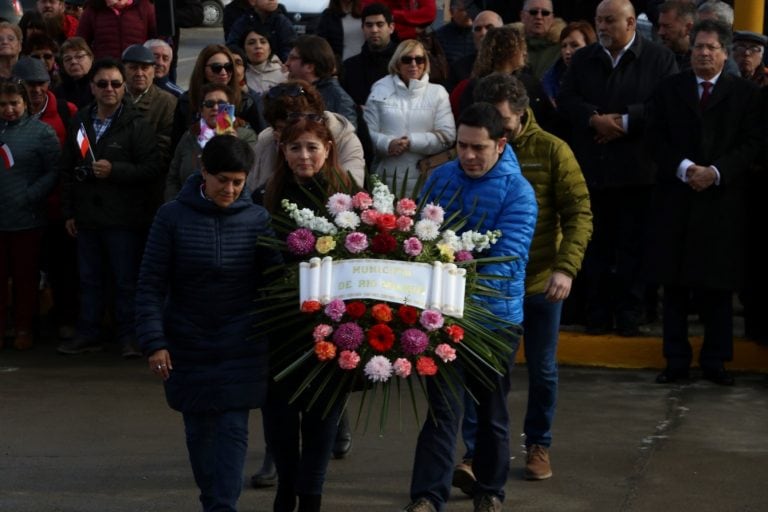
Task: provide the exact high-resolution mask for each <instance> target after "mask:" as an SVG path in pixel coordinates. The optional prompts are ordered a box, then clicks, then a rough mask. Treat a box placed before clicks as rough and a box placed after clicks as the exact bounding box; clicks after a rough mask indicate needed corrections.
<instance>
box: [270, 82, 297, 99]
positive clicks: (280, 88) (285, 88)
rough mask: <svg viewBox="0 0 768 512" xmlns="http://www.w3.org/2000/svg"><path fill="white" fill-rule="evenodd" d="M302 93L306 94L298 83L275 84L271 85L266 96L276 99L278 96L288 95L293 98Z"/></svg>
mask: <svg viewBox="0 0 768 512" xmlns="http://www.w3.org/2000/svg"><path fill="white" fill-rule="evenodd" d="M302 94H306V92H305V91H304V88H303V87H302V86H300V85H282V84H281V85H276V86H274V87H272V88H271V89H270V90H269V91H268V92H267V98H270V99H273V100H274V99H276V98H279V97H280V96H290V97H291V98H295V97H297V96H301V95H302Z"/></svg>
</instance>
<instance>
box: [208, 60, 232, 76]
mask: <svg viewBox="0 0 768 512" xmlns="http://www.w3.org/2000/svg"><path fill="white" fill-rule="evenodd" d="M206 66H207V67H209V68H211V71H213V72H214V73H215V74H217V75H218V74H219V73H221V71H222V70H224V71H226V72H227V73H229V74H232V70H233V69H234V67H233V66H232V63H231V62H227V63H224V64H219V63H218V62H214V63H213V64H206Z"/></svg>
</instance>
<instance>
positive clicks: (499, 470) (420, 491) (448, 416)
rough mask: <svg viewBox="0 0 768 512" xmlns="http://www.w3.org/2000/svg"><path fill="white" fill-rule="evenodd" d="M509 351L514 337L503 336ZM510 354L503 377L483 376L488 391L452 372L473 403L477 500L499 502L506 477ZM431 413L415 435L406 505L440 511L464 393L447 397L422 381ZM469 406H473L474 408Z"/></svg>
mask: <svg viewBox="0 0 768 512" xmlns="http://www.w3.org/2000/svg"><path fill="white" fill-rule="evenodd" d="M507 338H508V341H509V344H510V346H512V347H513V348H514V351H513V352H515V351H517V345H518V343H519V340H520V335H519V333H512V332H510V333H508V334H507ZM514 363H515V358H514V354H513V355H511V356H510V357H509V358H508V359H507V361H505V364H504V368H503V375H497V374H495V373H492V372H490V371H489V372H488V374H487V377H488V378H489V379H490V381H491V382H493V384H494V386H493V389H488V388H487V387H486V386H485V385H483V384H482V383H481V382H479V381H478V380H477V379H476V378H474V377H473V376H472V375H471V374H470V373H469V372H466V371H465V370H464V369H463V368H462V367H461V365H460V363H457V364H456V365H455V370H456V372H457V375H459V377H460V378H462V379H463V380H464V382H465V384H466V386H467V388H468V389H469V390H470V391H471V392H472V394H473V395H474V397H475V398H476V399H477V400H478V403H477V404H476V408H477V419H478V421H477V436H476V443H475V453H474V464H473V468H474V473H475V477H476V478H477V482H476V484H475V489H474V491H475V493H476V494H492V495H495V496H497V497H498V498H499V499H501V500H503V499H504V484H505V483H506V481H507V474H508V473H509V413H508V411H507V395H508V394H509V388H510V371H511V369H512V366H513V365H514ZM426 380H427V394H428V397H429V403H430V412H429V416H428V417H427V419H426V421H425V422H424V425H423V426H422V428H421V432H420V433H419V438H418V441H417V443H416V454H415V457H414V464H413V475H412V477H411V499H412V500H417V499H419V498H427V499H429V500H430V501H431V502H432V503H433V504H434V505H435V507H436V508H437V509H438V511H442V510H443V509H444V507H445V503H446V502H447V501H448V498H449V496H450V492H451V480H452V478H453V464H454V461H453V453H454V450H455V448H456V437H457V434H458V430H459V420H460V418H461V413H462V408H463V403H464V395H465V392H464V391H463V389H462V390H459V393H457V394H454V393H452V392H451V391H450V390H449V389H448V388H447V387H446V386H443V387H442V388H441V387H440V381H438V380H436V378H435V377H430V378H427V379H426ZM473 403H474V402H473Z"/></svg>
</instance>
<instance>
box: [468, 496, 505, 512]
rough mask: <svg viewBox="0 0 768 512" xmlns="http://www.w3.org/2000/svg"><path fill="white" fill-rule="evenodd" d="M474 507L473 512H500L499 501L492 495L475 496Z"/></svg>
mask: <svg viewBox="0 0 768 512" xmlns="http://www.w3.org/2000/svg"><path fill="white" fill-rule="evenodd" d="M474 505H475V508H474V509H473V511H474V512H501V500H500V499H499V498H498V497H496V496H494V495H492V494H481V495H480V496H476V497H475V499H474Z"/></svg>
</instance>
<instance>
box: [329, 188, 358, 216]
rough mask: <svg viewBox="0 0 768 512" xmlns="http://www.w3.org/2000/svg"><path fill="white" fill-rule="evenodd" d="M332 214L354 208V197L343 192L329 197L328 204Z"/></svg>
mask: <svg viewBox="0 0 768 512" xmlns="http://www.w3.org/2000/svg"><path fill="white" fill-rule="evenodd" d="M326 207H327V208H328V211H329V212H330V213H331V215H338V214H340V213H341V212H347V211H350V210H351V209H352V198H351V197H350V196H349V195H347V194H343V193H341V192H337V193H336V194H333V195H332V196H331V197H329V198H328V204H327V205H326Z"/></svg>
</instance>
